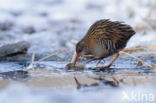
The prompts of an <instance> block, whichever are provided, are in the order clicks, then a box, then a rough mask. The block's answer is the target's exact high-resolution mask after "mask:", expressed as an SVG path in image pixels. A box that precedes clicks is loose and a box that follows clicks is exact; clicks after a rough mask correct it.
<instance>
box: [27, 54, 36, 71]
mask: <svg viewBox="0 0 156 103" xmlns="http://www.w3.org/2000/svg"><path fill="white" fill-rule="evenodd" d="M34 60H35V52H33V53H32V57H31V63H30V65H29V66H28V67H27V68H26V69H31V68H33V64H34Z"/></svg>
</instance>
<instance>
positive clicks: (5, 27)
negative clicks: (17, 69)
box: [0, 21, 13, 31]
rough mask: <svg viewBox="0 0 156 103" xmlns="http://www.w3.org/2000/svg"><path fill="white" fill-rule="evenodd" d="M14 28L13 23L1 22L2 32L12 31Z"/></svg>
mask: <svg viewBox="0 0 156 103" xmlns="http://www.w3.org/2000/svg"><path fill="white" fill-rule="evenodd" d="M12 26H13V23H12V22H9V21H5V22H0V30H2V31H6V30H10V29H11V27H12Z"/></svg>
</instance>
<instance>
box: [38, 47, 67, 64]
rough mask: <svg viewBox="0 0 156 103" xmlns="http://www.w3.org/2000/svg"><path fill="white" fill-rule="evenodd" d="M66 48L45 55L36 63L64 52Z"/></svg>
mask: <svg viewBox="0 0 156 103" xmlns="http://www.w3.org/2000/svg"><path fill="white" fill-rule="evenodd" d="M64 50H65V49H62V50H59V51H57V52H55V53H54V54H51V55H48V56H45V57H43V58H41V59H39V60H38V61H37V62H36V63H40V62H41V61H43V60H46V59H48V58H50V57H52V56H55V55H58V54H60V53H62V52H63V51H64Z"/></svg>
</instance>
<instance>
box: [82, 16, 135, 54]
mask: <svg viewBox="0 0 156 103" xmlns="http://www.w3.org/2000/svg"><path fill="white" fill-rule="evenodd" d="M134 34H135V31H134V30H133V29H132V27H131V26H129V25H127V24H124V23H122V22H118V21H114V22H112V21H110V20H108V19H103V20H99V21H97V22H95V23H94V24H93V25H91V27H90V28H89V30H88V32H87V34H86V35H85V37H84V40H85V41H93V42H94V44H95V42H96V43H98V44H99V45H100V46H101V47H102V48H103V49H104V50H107V52H109V53H110V54H108V55H111V54H113V53H115V52H117V51H119V50H121V49H123V48H124V47H125V46H126V44H127V41H128V40H129V39H130V38H131V36H133V35H134Z"/></svg>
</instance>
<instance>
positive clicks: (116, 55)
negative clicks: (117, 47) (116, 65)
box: [95, 53, 119, 69]
mask: <svg viewBox="0 0 156 103" xmlns="http://www.w3.org/2000/svg"><path fill="white" fill-rule="evenodd" d="M118 57H119V53H116V54H115V57H114V59H113V60H112V61H111V62H110V63H109V64H108V65H106V66H96V67H95V68H101V69H104V68H109V67H110V66H111V65H112V64H113V62H114V61H115V60H116V59H117V58H118Z"/></svg>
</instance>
